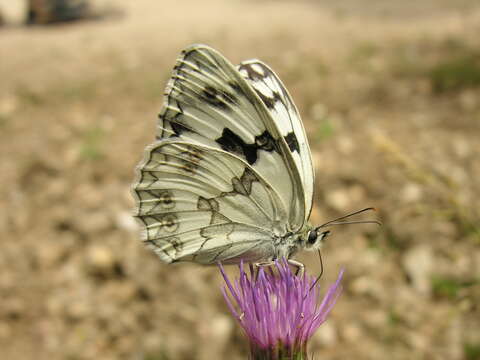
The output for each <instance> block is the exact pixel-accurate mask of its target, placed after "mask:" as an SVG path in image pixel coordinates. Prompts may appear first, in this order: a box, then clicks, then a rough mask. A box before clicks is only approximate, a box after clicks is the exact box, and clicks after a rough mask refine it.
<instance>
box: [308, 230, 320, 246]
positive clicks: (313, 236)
mask: <svg viewBox="0 0 480 360" xmlns="http://www.w3.org/2000/svg"><path fill="white" fill-rule="evenodd" d="M317 238H318V233H317V230H311V231H310V232H309V233H308V239H307V242H308V243H309V244H310V245H313V244H315V242H316V241H317Z"/></svg>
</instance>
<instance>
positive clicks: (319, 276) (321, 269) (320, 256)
mask: <svg viewBox="0 0 480 360" xmlns="http://www.w3.org/2000/svg"><path fill="white" fill-rule="evenodd" d="M318 259H319V260H320V275H318V276H317V278H316V279H315V281H314V282H313V284H312V286H310V290H309V291H312V289H313V288H314V287H315V285H317V283H318V282H319V280H320V278H321V277H322V275H323V260H322V253H321V251H320V249H318Z"/></svg>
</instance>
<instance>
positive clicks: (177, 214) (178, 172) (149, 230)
mask: <svg viewBox="0 0 480 360" xmlns="http://www.w3.org/2000/svg"><path fill="white" fill-rule="evenodd" d="M139 169H140V177H139V179H138V183H137V184H136V185H135V189H134V192H135V194H136V198H137V203H138V210H137V216H138V218H139V219H140V220H141V221H142V223H143V225H144V228H145V233H144V241H145V242H146V243H147V244H149V245H150V246H151V247H152V248H153V249H154V250H155V252H156V253H157V254H158V255H159V256H160V258H161V259H162V260H164V261H166V262H174V261H186V260H188V261H196V262H199V263H205V264H210V263H214V262H215V261H224V262H228V261H233V262H234V261H235V260H236V259H239V258H240V257H241V258H243V259H245V260H249V261H257V260H261V259H264V258H269V257H272V256H273V255H274V245H273V237H274V235H273V234H274V233H275V232H276V231H278V228H276V227H278V225H279V224H277V223H276V221H275V219H277V218H282V216H285V213H281V212H282V211H284V209H283V207H282V205H281V203H280V200H279V199H278V197H277V195H276V194H275V192H274V191H273V189H272V188H271V187H270V186H269V184H268V183H266V182H265V181H264V180H263V179H262V178H260V177H259V176H258V174H256V172H255V170H253V168H252V167H251V166H250V165H248V164H246V163H245V162H244V161H242V160H241V159H239V158H237V157H235V156H233V155H231V154H229V153H228V152H225V151H223V150H218V149H214V148H211V147H207V146H202V145H196V144H192V143H189V142H183V141H176V140H165V141H161V142H157V143H155V144H153V145H151V146H150V147H148V149H147V157H146V159H145V160H144V161H143V163H142V164H140V166H139ZM279 211H280V213H279Z"/></svg>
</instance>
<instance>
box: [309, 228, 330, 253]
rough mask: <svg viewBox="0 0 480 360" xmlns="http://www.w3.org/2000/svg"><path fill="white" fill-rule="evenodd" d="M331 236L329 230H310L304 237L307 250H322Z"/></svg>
mask: <svg viewBox="0 0 480 360" xmlns="http://www.w3.org/2000/svg"><path fill="white" fill-rule="evenodd" d="M329 234H330V231H329V230H326V231H320V228H311V229H310V230H307V231H306V232H305V233H304V236H303V237H302V242H303V245H304V248H305V249H306V250H317V249H320V248H321V247H322V245H323V243H324V242H325V239H326V237H327V236H328V235H329Z"/></svg>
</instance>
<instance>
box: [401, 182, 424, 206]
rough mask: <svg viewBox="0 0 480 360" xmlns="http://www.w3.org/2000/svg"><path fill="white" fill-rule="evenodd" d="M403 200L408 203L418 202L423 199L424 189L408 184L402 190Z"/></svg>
mask: <svg viewBox="0 0 480 360" xmlns="http://www.w3.org/2000/svg"><path fill="white" fill-rule="evenodd" d="M401 194H402V195H401V199H402V200H403V201H405V202H407V203H412V202H417V201H419V200H420V198H421V197H422V189H421V187H420V186H418V185H417V184H414V183H407V184H406V185H405V186H404V187H403V189H402V190H401Z"/></svg>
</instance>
